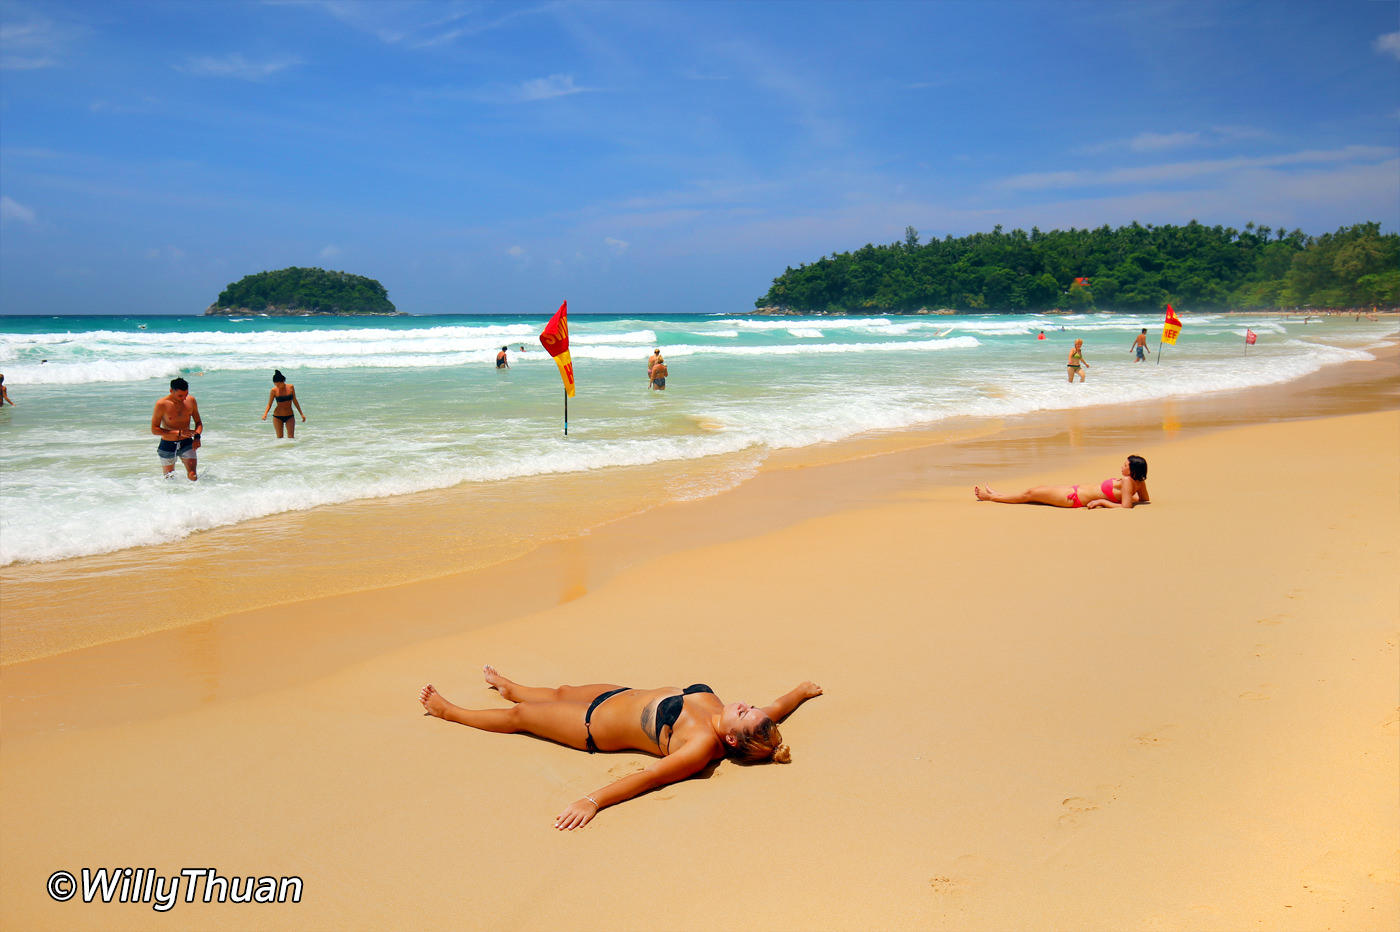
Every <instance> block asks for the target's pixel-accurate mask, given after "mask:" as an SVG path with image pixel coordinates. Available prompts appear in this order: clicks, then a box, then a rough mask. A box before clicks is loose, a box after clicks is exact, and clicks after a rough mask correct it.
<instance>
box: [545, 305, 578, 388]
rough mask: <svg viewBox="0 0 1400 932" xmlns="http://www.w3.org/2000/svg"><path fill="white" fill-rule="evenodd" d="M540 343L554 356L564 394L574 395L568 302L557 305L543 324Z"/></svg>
mask: <svg viewBox="0 0 1400 932" xmlns="http://www.w3.org/2000/svg"><path fill="white" fill-rule="evenodd" d="M540 345H541V346H543V347H544V351H545V352H546V353H548V354H549V355H551V356H553V357H554V364H555V365H556V366H558V367H559V377H560V378H561V379H563V380H564V394H565V395H566V396H567V397H569V398H572V397H574V361H573V359H572V358H571V357H570V356H569V302H568V301H565V302H564V303H563V304H561V305H559V310H557V311H555V312H554V316H553V317H551V318H550V319H549V323H547V324H545V325H544V331H543V332H541V333H540Z"/></svg>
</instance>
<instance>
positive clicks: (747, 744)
mask: <svg viewBox="0 0 1400 932" xmlns="http://www.w3.org/2000/svg"><path fill="white" fill-rule="evenodd" d="M729 756H730V757H732V758H734V759H735V760H738V761H742V762H744V763H746V764H757V763H760V762H762V761H766V760H771V761H773V762H774V763H777V764H787V763H791V762H792V753H791V751H789V750H788V746H787V745H786V744H783V736H782V734H780V733H779V732H778V723H777V722H775V721H773V720H772V719H771V718H770V719H768V720H767V721H765V722H764V723H763V724H762V725H759V726H758V727H757V728H755V729H753V730H752V731H746V732H735V733H734V744H733V745H731V746H730V747H729Z"/></svg>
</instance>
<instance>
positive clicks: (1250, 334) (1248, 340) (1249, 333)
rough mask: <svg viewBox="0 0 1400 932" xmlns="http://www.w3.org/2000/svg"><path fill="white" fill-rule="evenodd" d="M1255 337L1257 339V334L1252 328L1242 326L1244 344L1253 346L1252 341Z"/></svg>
mask: <svg viewBox="0 0 1400 932" xmlns="http://www.w3.org/2000/svg"><path fill="white" fill-rule="evenodd" d="M1257 339H1259V334H1257V333H1255V332H1254V331H1253V330H1250V329H1249V328H1248V327H1245V328H1244V342H1245V344H1246V345H1248V346H1253V345H1254V341H1255V340H1257Z"/></svg>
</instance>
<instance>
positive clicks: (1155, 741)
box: [1133, 725, 1179, 748]
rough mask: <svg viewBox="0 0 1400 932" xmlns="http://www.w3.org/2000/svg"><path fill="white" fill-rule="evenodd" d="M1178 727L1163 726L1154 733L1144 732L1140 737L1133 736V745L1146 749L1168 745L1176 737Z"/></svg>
mask: <svg viewBox="0 0 1400 932" xmlns="http://www.w3.org/2000/svg"><path fill="white" fill-rule="evenodd" d="M1178 727H1179V726H1177V725H1163V726H1162V727H1161V728H1158V729H1155V730H1153V731H1144V732H1143V733H1142V734H1140V735H1133V743H1134V744H1136V745H1139V746H1140V747H1145V748H1157V747H1161V746H1162V745H1164V744H1167V743H1168V742H1170V741H1171V740H1172V738H1173V737H1174V736H1175V735H1176V731H1177V728H1178Z"/></svg>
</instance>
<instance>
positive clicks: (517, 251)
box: [506, 246, 525, 259]
mask: <svg viewBox="0 0 1400 932" xmlns="http://www.w3.org/2000/svg"><path fill="white" fill-rule="evenodd" d="M506 255H508V256H515V258H517V259H519V258H520V257H521V256H523V255H525V250H524V249H521V248H520V247H519V246H512V247H510V248H509V249H507V250H506Z"/></svg>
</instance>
